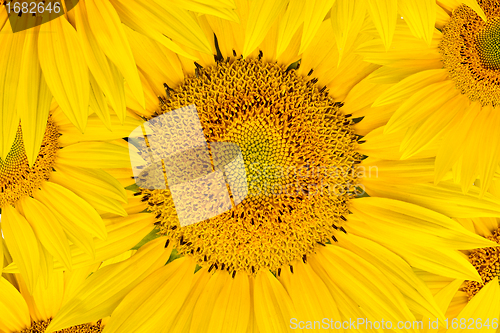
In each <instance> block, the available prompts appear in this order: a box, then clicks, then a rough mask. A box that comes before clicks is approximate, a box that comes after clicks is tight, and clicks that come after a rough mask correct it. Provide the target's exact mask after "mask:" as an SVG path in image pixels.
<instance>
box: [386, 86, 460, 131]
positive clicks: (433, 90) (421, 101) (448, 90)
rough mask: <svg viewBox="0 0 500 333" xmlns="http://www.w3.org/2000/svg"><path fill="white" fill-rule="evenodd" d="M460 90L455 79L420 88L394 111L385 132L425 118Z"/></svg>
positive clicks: (400, 128) (402, 127) (403, 127)
mask: <svg viewBox="0 0 500 333" xmlns="http://www.w3.org/2000/svg"><path fill="white" fill-rule="evenodd" d="M458 94H459V91H458V90H457V89H456V88H455V83H454V82H453V81H444V82H439V83H434V84H431V85H430V86H428V87H426V88H424V89H421V90H419V91H418V92H416V93H415V94H413V95H412V96H411V97H410V98H409V99H408V100H406V101H405V102H404V103H403V104H402V105H401V106H400V107H399V108H398V109H397V110H396V112H395V113H394V115H393V116H392V117H391V119H390V120H389V122H388V123H387V125H386V126H385V129H384V132H385V133H392V132H395V131H398V130H402V129H406V128H407V127H409V126H410V125H412V124H415V123H418V122H419V121H422V120H425V119H426V118H427V116H429V115H430V114H432V113H433V112H435V111H436V110H437V109H439V108H440V107H442V106H443V105H444V104H445V103H448V102H449V101H450V100H451V99H453V97H455V96H457V95H458Z"/></svg>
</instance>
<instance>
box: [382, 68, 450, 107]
mask: <svg viewBox="0 0 500 333" xmlns="http://www.w3.org/2000/svg"><path fill="white" fill-rule="evenodd" d="M448 75H449V74H448V71H447V70H445V69H430V70H426V71H422V72H419V73H417V74H414V75H411V76H409V77H407V78H405V79H403V80H401V81H400V82H398V83H397V84H395V85H393V86H392V87H390V88H389V89H387V90H386V91H385V92H383V93H382V94H381V95H380V96H379V97H378V98H377V99H376V100H375V102H374V103H373V106H374V107H376V106H382V105H387V104H392V103H397V102H404V101H405V100H407V99H408V98H410V97H411V96H412V95H413V94H415V93H416V92H417V91H419V90H421V89H423V88H425V87H427V86H429V85H431V84H434V83H438V82H443V81H445V80H446V79H447V78H448Z"/></svg>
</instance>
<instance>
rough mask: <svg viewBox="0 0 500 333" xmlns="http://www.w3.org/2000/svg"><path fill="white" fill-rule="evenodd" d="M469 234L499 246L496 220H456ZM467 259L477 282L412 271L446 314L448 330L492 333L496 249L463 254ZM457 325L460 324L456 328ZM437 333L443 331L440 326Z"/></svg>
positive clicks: (496, 304)
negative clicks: (478, 276)
mask: <svg viewBox="0 0 500 333" xmlns="http://www.w3.org/2000/svg"><path fill="white" fill-rule="evenodd" d="M458 221H459V222H460V223H461V224H462V225H463V226H464V227H466V228H467V229H468V230H470V231H471V232H475V233H476V234H478V235H481V236H482V237H485V239H489V240H491V241H493V242H495V243H497V244H499V243H500V237H499V235H500V219H498V218H472V219H458ZM464 252H465V255H466V256H467V258H468V260H469V261H470V262H471V264H472V265H473V266H474V268H475V269H476V270H477V272H478V273H479V275H480V276H481V281H471V280H464V279H451V278H446V277H443V276H437V275H434V274H430V273H428V272H424V271H420V270H416V273H417V275H418V276H419V277H420V278H421V279H422V280H423V281H424V282H425V283H426V285H427V286H429V288H430V290H431V292H432V293H433V294H434V297H435V299H436V301H437V303H438V304H439V305H440V307H441V308H442V309H443V310H444V311H446V312H445V313H446V317H447V318H448V328H450V331H453V330H451V328H453V327H452V325H453V324H454V328H455V329H457V328H462V329H463V328H464V326H465V327H469V328H474V329H480V330H481V329H482V330H481V332H482V331H485V332H487V331H491V332H496V331H497V328H498V327H499V320H500V286H499V281H498V279H499V275H500V268H499V267H500V255H499V251H498V247H489V248H481V249H473V250H469V251H464ZM460 325H462V326H461V327H460ZM440 327H441V329H440V330H439V331H440V332H441V331H443V332H444V331H446V329H445V327H446V326H444V325H440Z"/></svg>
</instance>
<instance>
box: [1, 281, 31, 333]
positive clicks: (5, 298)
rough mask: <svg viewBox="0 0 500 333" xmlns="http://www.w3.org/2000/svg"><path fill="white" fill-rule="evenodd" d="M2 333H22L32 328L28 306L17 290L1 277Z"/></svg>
mask: <svg viewBox="0 0 500 333" xmlns="http://www.w3.org/2000/svg"><path fill="white" fill-rule="evenodd" d="M0 313H1V314H2V320H0V331H2V332H20V331H22V330H23V329H25V328H27V327H30V326H31V319H30V315H29V311H28V306H27V305H26V302H25V301H24V299H23V297H22V296H21V294H20V293H19V291H17V289H16V288H15V287H14V286H13V285H11V284H10V283H9V282H8V281H7V280H6V279H4V278H3V277H2V276H0Z"/></svg>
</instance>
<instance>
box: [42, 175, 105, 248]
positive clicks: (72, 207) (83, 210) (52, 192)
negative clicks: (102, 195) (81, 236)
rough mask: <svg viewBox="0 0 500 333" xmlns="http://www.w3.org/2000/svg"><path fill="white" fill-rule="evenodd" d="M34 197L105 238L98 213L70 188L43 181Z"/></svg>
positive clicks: (85, 228) (93, 233)
mask: <svg viewBox="0 0 500 333" xmlns="http://www.w3.org/2000/svg"><path fill="white" fill-rule="evenodd" d="M35 198H36V199H38V200H40V201H41V202H42V203H43V204H45V206H47V207H48V208H50V209H51V210H52V211H55V212H57V213H59V214H60V215H62V216H64V217H65V218H67V219H69V220H71V221H72V222H73V223H74V224H76V225H77V226H78V227H80V228H82V229H84V230H85V231H87V232H89V233H91V234H92V235H95V236H97V237H99V238H100V239H105V238H106V235H107V232H106V228H105V226H104V222H103V221H102V219H101V217H100V216H99V214H97V212H96V211H95V209H94V208H93V207H92V206H90V205H89V204H88V203H87V202H86V201H85V200H83V199H82V198H80V197H79V196H77V195H76V194H74V193H73V192H71V191H70V190H68V189H66V188H64V187H62V186H61V185H58V184H55V183H52V182H45V183H44V184H43V185H42V189H41V190H40V191H38V192H37V193H35ZM63 227H64V226H63Z"/></svg>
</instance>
